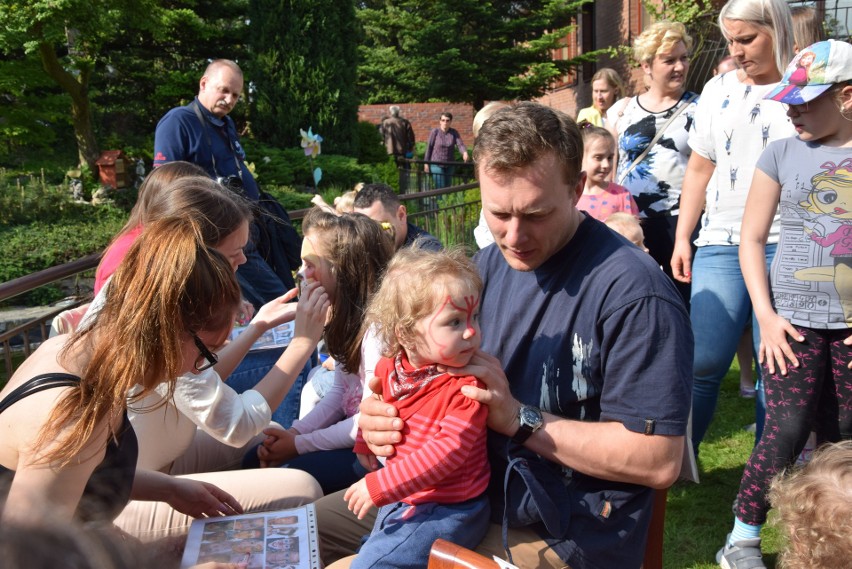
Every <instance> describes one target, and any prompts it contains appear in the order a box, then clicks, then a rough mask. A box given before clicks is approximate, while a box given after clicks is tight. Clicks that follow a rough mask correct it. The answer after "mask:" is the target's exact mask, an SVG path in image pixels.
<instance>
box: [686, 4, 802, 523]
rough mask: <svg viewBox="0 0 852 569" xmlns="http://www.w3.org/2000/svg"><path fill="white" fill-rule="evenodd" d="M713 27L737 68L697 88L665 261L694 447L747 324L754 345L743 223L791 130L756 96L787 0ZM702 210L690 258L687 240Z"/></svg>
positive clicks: (779, 45)
mask: <svg viewBox="0 0 852 569" xmlns="http://www.w3.org/2000/svg"><path fill="white" fill-rule="evenodd" d="M719 27H720V28H721V30H722V34H723V35H724V37H725V38H726V39H727V40H728V50H729V52H730V53H731V55H732V56H733V57H734V59H735V60H736V62H737V67H738V68H737V69H736V70H735V71H730V72H728V73H724V74H721V75H717V76H716V77H714V78H713V79H711V80H710V81H709V82H708V83H707V85H706V86H705V87H704V90H703V92H702V94H701V101H700V102H699V104H698V109H697V112H696V120H695V125H694V131H693V132H692V133H691V134H690V137H689V144H690V146H691V147H692V150H693V152H692V156H691V157H690V160H689V166H688V167H687V172H686V176H685V178H684V184H683V192H682V195H681V203H680V217H679V219H678V226H677V234H676V241H675V248H674V254H673V256H672V260H671V268H672V273H673V274H674V276H675V278H676V279H678V280H679V281H680V282H683V283H691V285H692V297H691V299H692V302H691V311H690V314H691V318H692V330H693V333H694V335H695V358H694V368H693V394H692V395H693V400H692V401H693V402H692V412H693V431H692V440H693V446H694V448H695V450H696V453H697V452H698V449H699V445H700V444H701V440H702V439H703V438H704V435H705V433H706V432H707V429H708V427H709V426H710V422H711V421H712V419H713V415H714V413H715V410H716V402H717V400H718V397H719V387H720V385H721V383H722V378H723V377H724V376H725V374H726V373H727V372H728V368H729V367H730V365H731V361H732V359H733V357H734V353H735V352H736V349H737V344H738V342H739V339H740V337H741V336H742V333H743V330H744V329H745V328H746V327H747V326H748V324H749V323H751V324H752V331H753V334H754V338H753V339H754V345H755V348H756V346H757V343H758V334H759V327H758V323H757V321H756V319H754V315H753V311H752V305H751V301H750V299H749V295H748V291H747V289H746V285H745V280H744V279H743V274H742V271H741V270H740V263H739V244H740V228H741V225H742V219H743V213H744V211H745V203H746V197H747V196H748V192H749V187H750V186H751V180H752V176H753V175H754V172H755V164H756V163H757V159H758V157H759V156H760V154H761V153H762V152H763V149H764V148H765V147H766V146H767V145H768V144H769V143H770V142H772V141H774V140H778V139H781V138H787V137H789V136H792V135H794V134H795V130H794V129H793V126H792V124H791V123H790V119H789V118H788V117H787V114H786V112H785V110H784V107H783V106H782V105H781V103H778V102H776V101H768V100H764V99H763V97H764V95H766V94H767V93H768V92H769V91H770V90H772V89H773V88H774V87H775V86H776V85H777V83H778V81H779V80H780V79H781V77H782V75H783V73H784V69H785V68H786V67H787V63H788V62H789V61H790V60H791V59H792V58H793V34H792V31H791V30H792V24H791V21H790V8H789V7H788V5H787V3H786V2H784V0H731V1H729V2H728V3H727V4H725V5H724V6H723V7H722V10H721V12H720V14H719ZM702 210H704V214H703V216H702ZM699 219H700V220H701V223H700V228H699V229H700V231H699V234H698V238H697V239H696V240H695V242H694V244H695V245H696V246H697V249H696V252H695V259H694V261H693V258H692V255H693V253H692V245H693V244H692V243H691V241H692V234H693V231H694V230H695V228H696V226H697V225H698V224H699ZM778 232H779V223H778V216H777V214H776V216H775V219H774V221H773V223H772V227H771V229H770V232H769V235H768V238H767V240H766V250H765V255H766V260H767V265H769V264H771V261H772V258H773V257H774V255H775V248H776V245H777V243H778ZM756 400H757V401H758V407H757V409H756V420H757V427H758V433H757V434H756V438H757V439H759V438H760V431H761V430H762V425H763V419H764V413H763V409H762V405H761V402H760V400H761V397H760V393H759V390H758V397H757V398H756ZM737 539H745V538H744V537H739V538H737Z"/></svg>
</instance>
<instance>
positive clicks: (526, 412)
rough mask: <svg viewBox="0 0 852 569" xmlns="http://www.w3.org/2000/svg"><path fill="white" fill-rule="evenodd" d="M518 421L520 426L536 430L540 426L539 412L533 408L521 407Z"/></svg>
mask: <svg viewBox="0 0 852 569" xmlns="http://www.w3.org/2000/svg"><path fill="white" fill-rule="evenodd" d="M519 419H520V423H521V425H528V426H530V427H533V428H536V427H538V426H539V425H541V411H539V410H538V409H536V408H535V407H521V412H520V417H519Z"/></svg>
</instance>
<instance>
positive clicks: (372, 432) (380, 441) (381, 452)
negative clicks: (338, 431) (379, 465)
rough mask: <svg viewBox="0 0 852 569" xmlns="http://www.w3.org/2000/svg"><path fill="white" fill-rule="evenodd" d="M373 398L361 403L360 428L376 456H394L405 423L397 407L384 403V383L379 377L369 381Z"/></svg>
mask: <svg viewBox="0 0 852 569" xmlns="http://www.w3.org/2000/svg"><path fill="white" fill-rule="evenodd" d="M369 386H370V389H372V391H373V397H367V398H366V399H364V400H363V401H361V414H360V416H359V417H358V427H360V429H361V436H362V437H363V438H364V442H366V443H367V447H368V448H369V449H370V452H372V453H373V454H374V455H376V456H386V457H387V456H393V454H394V452H396V451H395V450H394V448H393V445H395V444H397V443H398V442H400V441H401V440H402V433H401V432H400V431H402V426H403V422H402V419H400V418H399V417H398V416H397V415H399V413H398V412H397V410H396V407H394V406H393V405H391V404H390V403H386V402H384V401H382V399H381V397H382V382H381V380H380V379H379V378H378V377H374V378H372V379H370V380H369Z"/></svg>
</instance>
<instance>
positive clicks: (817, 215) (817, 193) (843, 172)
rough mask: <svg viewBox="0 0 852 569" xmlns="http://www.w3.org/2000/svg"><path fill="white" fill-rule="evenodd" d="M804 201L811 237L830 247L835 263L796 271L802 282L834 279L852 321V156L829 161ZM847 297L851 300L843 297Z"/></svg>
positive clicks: (803, 207) (844, 307)
mask: <svg viewBox="0 0 852 569" xmlns="http://www.w3.org/2000/svg"><path fill="white" fill-rule="evenodd" d="M820 168H821V169H822V170H821V171H820V172H818V173H817V174H816V175H814V176H813V177H812V178H811V180H810V182H811V186H812V188H811V190H810V192H809V193H808V197H807V199H805V201H803V202H800V203H799V206H800V207H801V208H802V212H801V213H799V215H801V216H802V218H803V219H804V232H805V235H807V237H808V238H809V239H810V240H811V241H813V242H814V243H816V244H818V245H819V246H820V247H822V248H823V249H826V250H829V251H828V255H829V256H830V257H831V258H832V259H833V261H834V263H833V265H823V266H812V267H808V268H804V269H799V270H797V271H795V273H794V274H793V276H794V278H796V279H798V280H800V281H812V282H833V283H834V288H835V290H836V291H837V294H838V296H839V297H840V305H841V307H842V309H843V315H844V317H845V319H846V322H849V323H852V300H848V299H852V158H846V159H845V160H842V161H841V162H840V163H839V164H834V163H833V162H825V163H823V164H822V165H820ZM843 299H847V300H845V301H844V300H843Z"/></svg>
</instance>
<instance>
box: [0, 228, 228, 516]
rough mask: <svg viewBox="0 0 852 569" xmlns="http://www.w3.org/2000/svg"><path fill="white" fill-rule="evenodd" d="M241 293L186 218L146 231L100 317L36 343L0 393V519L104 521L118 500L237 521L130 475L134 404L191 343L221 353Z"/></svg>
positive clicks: (209, 501)
mask: <svg viewBox="0 0 852 569" xmlns="http://www.w3.org/2000/svg"><path fill="white" fill-rule="evenodd" d="M239 302H240V291H239V286H238V284H237V281H236V278H235V277H234V273H233V271H232V270H231V267H230V265H229V263H228V261H227V260H226V259H225V258H224V257H223V255H222V254H221V253H219V252H218V251H216V250H214V249H212V248H210V247H208V246H206V245H205V244H204V243H203V242H202V240H201V239H200V229H199V227H198V225H197V224H196V223H194V222H193V220H190V219H187V218H170V219H164V220H161V221H159V222H157V223H155V224H153V225H152V226H151V227H150V228H148V229H147V230H146V232H145V233H144V234H143V235H142V236H141V237H140V238H139V239H138V241H137V242H136V243H135V244H134V245H133V247H131V249H130V251H129V252H128V255H127V258H126V259H125V262H124V263H122V265H121V266H120V267H119V268H118V270H117V272H116V273H115V275H114V276H113V279H112V282H111V283H110V287H109V291H108V292H107V303H106V304H105V306H104V308H103V310H102V311H101V313H100V314H99V315H98V318H97V319H96V320H95V321H94V322H92V324H91V325H90V326H87V327H85V328H83V329H81V330H79V331H78V332H76V333H74V334H71V335H67V334H65V335H60V336H57V337H54V338H51V339H49V340H47V341H46V342H44V343H43V344H42V345H41V346H39V348H38V349H37V350H36V351H35V352H34V353H33V354H32V355H31V356H30V357H29V358H27V360H26V361H24V362H23V363H22V364H21V366H20V367H19V368H18V370H17V371H16V372H15V373H14V374H13V375H12V377H11V379H10V380H9V382H8V384H7V385H6V387H5V388H4V389H3V391H2V392H0V430H2V432H3V438H2V443H0V466H2V470H3V471H5V472H6V473H7V476H8V473H11V485H10V487H9V489H8V494H7V495H6V497H5V498H6V500H5V505H4V507H3V512H2V521H3V523H6V522H19V523H39V522H40V521H41V520H45V519H51V520H63V519H65V520H71V519H72V518H74V517H76V518H78V519H81V520H111V519H113V518H114V517H115V516H116V514H117V513H118V512H120V511H121V509H122V508H124V506H125V505H126V503H127V502H128V500H130V499H131V498H134V499H144V500H167V501H169V502H170V503H171V504H172V505H173V506H174V507H175V508H176V509H177V510H179V511H182V512H185V513H187V514H189V515H191V516H219V515H228V514H235V513H240V512H241V511H242V508H241V506H240V504H239V503H238V502H237V501H236V500H235V499H234V498H233V497H232V496H231V495H229V494H228V493H227V492H224V491H222V490H220V489H219V488H217V487H215V486H213V485H211V484H208V483H205V482H200V481H194V480H184V479H179V478H174V477H170V476H167V475H165V474H162V473H159V472H150V471H139V472H137V471H136V461H137V440H136V434H135V432H134V430H133V429H132V428H131V426H130V422H129V420H128V418H127V406H128V399H127V394H128V392H129V391H130V389H131V388H132V387H133V386H134V385H139V386H140V387H141V389H140V391H139V392H138V393H137V394H136V396H135V397H134V398H133V400H138V399H141V398H142V397H145V396H146V395H148V394H150V393H152V392H154V390H155V389H157V387H158V386H159V385H160V384H165V386H166V387H167V389H172V388H173V387H174V382H175V378H176V377H178V376H179V375H181V374H182V373H186V372H189V371H190V370H192V369H193V368H194V366H195V364H196V362H197V361H198V348H197V346H196V344H195V341H194V336H197V337H198V338H200V339H201V340H202V341H204V342H207V343H209V345H211V346H219V345H220V344H221V343H222V342H224V340H225V338H226V337H227V336H228V333H229V331H230V329H231V326H232V325H233V319H234V314H235V313H236V310H237V309H238V307H239Z"/></svg>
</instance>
